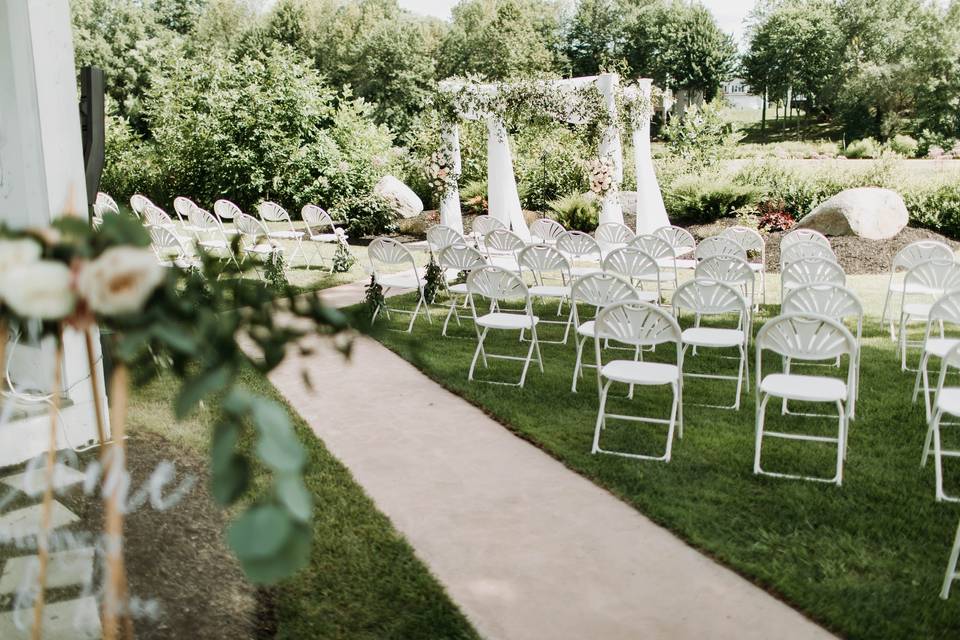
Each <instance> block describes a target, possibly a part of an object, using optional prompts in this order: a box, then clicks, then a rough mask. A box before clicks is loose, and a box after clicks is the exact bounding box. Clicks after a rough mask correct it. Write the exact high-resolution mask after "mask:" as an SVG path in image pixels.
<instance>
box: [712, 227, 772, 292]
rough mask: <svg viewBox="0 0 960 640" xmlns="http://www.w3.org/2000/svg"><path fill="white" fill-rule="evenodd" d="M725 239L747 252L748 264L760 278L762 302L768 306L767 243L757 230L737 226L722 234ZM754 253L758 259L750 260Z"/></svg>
mask: <svg viewBox="0 0 960 640" xmlns="http://www.w3.org/2000/svg"><path fill="white" fill-rule="evenodd" d="M720 235H722V236H723V237H725V238H730V239H731V240H735V241H736V242H738V243H739V244H740V246H741V247H743V249H744V250H745V251H746V252H747V256H748V258H747V262H748V264H749V265H750V269H752V270H753V271H754V272H755V273H756V274H757V275H758V276H759V278H760V300H761V302H762V303H763V304H767V242H766V240H764V239H763V236H761V235H760V234H759V233H758V232H757V230H756V229H751V228H750V227H744V226H742V225H737V226H734V227H730V228H728V229H725V230H724V231H723V233H721V234H720ZM751 251H752V252H754V253H755V254H756V255H757V257H758V259H757V260H750V259H749V255H750V252H751Z"/></svg>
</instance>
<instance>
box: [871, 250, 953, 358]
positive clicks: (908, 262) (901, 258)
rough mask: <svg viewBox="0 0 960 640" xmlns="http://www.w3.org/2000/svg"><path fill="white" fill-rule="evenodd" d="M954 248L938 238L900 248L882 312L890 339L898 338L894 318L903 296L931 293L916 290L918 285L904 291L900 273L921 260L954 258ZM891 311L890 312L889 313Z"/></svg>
mask: <svg viewBox="0 0 960 640" xmlns="http://www.w3.org/2000/svg"><path fill="white" fill-rule="evenodd" d="M953 259H954V253H953V249H951V248H950V247H948V246H947V245H946V244H944V243H943V242H940V241H938V240H918V241H917V242H911V243H910V244H908V245H907V246H905V247H904V248H902V249H900V251H898V252H897V254H896V255H895V256H893V260H891V261H890V280H889V281H888V282H887V295H886V296H885V297H884V299H883V313H881V314H880V325H881V326H882V325H883V324H884V323H887V322H889V326H890V339H891V340H896V339H897V335H896V327H895V326H894V320H895V319H896V317H897V316H898V315H899V309H896V308H895V306H892V305H896V304H897V303H899V304H901V305H902V304H903V299H902V298H901V297H899V296H902V295H903V294H904V293H906V294H907V295H916V294H929V293H930V292H929V291H923V290H916V285H914V286H912V287H911V289H910V290H908V291H906V292H904V290H903V277H902V276H901V277H899V278H898V277H897V276H898V275H899V274H905V273H906V272H907V271H909V270H910V269H912V268H914V267H915V266H917V265H918V264H920V263H921V262H926V261H927V260H953ZM888 312H889V313H888Z"/></svg>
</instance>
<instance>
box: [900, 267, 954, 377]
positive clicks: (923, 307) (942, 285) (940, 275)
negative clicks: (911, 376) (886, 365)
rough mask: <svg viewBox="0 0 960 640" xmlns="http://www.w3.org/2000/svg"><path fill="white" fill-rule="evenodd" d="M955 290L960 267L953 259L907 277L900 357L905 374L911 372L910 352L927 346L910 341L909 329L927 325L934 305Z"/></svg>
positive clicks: (918, 269) (902, 300) (902, 301)
mask: <svg viewBox="0 0 960 640" xmlns="http://www.w3.org/2000/svg"><path fill="white" fill-rule="evenodd" d="M954 289H960V265H958V264H957V263H956V262H954V260H953V259H952V258H951V259H934V260H927V261H925V262H921V263H919V264H917V265H915V266H914V267H912V268H911V269H910V270H909V271H907V273H906V274H905V275H904V278H903V284H902V289H901V292H900V322H899V325H898V337H899V339H898V341H897V353H898V355H899V356H900V369H901V370H902V371H907V370H908V367H907V349H908V348H909V347H911V346H923V345H924V344H925V340H923V341H917V340H909V339H908V338H907V330H908V329H909V326H910V325H911V324H915V323H918V322H924V323H926V322H927V321H928V319H929V317H930V311H931V309H932V307H933V301H935V300H936V299H937V298H938V297H939V296H941V295H943V294H944V293H946V292H949V291H953V290H954ZM918 298H919V300H918ZM911 300H912V301H911Z"/></svg>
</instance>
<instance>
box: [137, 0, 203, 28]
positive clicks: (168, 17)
mask: <svg viewBox="0 0 960 640" xmlns="http://www.w3.org/2000/svg"><path fill="white" fill-rule="evenodd" d="M206 4H207V0H152V2H151V3H150V6H151V8H152V9H153V12H154V14H155V15H156V19H157V22H159V23H160V24H161V25H163V26H164V27H165V28H167V29H170V30H171V31H176V32H178V33H189V32H190V31H192V30H193V25H194V24H195V23H196V21H197V18H199V17H200V14H201V13H203V10H204V7H205V6H206Z"/></svg>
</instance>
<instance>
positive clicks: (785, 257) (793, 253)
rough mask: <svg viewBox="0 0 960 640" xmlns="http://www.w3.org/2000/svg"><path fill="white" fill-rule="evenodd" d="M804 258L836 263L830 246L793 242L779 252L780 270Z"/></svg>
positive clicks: (809, 241)
mask: <svg viewBox="0 0 960 640" xmlns="http://www.w3.org/2000/svg"><path fill="white" fill-rule="evenodd" d="M804 258H819V259H821V260H830V261H831V262H837V256H836V254H835V253H834V252H833V248H832V247H831V246H830V245H827V244H821V243H819V242H813V241H811V240H804V241H801V242H794V243H793V244H791V245H789V246H787V247H784V248H783V250H782V251H781V252H780V269H781V270H782V269H785V268H787V267H788V266H789V265H790V264H791V263H793V262H796V261H797V260H802V259H804Z"/></svg>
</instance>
